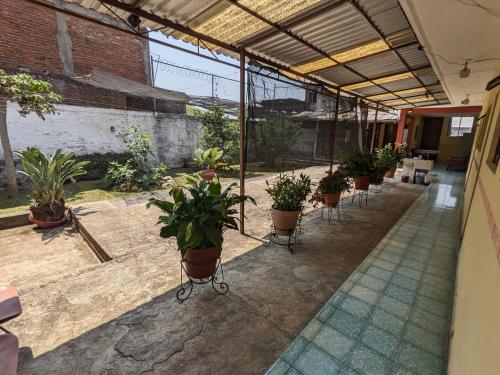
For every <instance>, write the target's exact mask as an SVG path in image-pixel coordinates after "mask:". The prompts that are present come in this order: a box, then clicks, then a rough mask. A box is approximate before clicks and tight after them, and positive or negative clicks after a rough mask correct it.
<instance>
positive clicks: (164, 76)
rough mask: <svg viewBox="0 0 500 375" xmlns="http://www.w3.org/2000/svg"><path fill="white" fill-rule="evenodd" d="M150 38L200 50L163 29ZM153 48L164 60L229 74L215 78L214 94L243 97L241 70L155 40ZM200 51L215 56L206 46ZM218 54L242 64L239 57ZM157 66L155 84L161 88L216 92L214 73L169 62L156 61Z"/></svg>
mask: <svg viewBox="0 0 500 375" xmlns="http://www.w3.org/2000/svg"><path fill="white" fill-rule="evenodd" d="M150 37H151V38H154V39H159V40H161V41H164V42H167V43H170V44H173V45H176V46H179V47H183V48H185V49H189V50H191V51H194V52H197V50H198V48H197V47H196V46H193V45H191V44H189V43H185V42H182V41H179V40H176V39H174V38H172V37H166V36H165V35H163V34H161V33H160V32H152V33H151V34H150ZM149 48H150V53H151V55H152V56H153V58H154V59H157V58H158V57H159V58H160V59H161V60H162V61H164V62H168V63H170V64H173V65H177V66H180V67H186V68H191V69H194V70H201V71H203V72H207V73H211V74H215V75H218V76H222V77H227V78H228V79H224V78H217V77H216V78H214V80H213V90H214V95H215V96H218V97H221V98H224V99H232V100H239V83H238V82H237V81H238V80H239V69H235V68H232V67H230V66H227V65H224V64H220V63H218V62H214V61H210V60H207V59H204V58H202V57H198V56H194V55H191V54H189V53H185V52H182V51H179V50H176V49H173V48H169V47H166V46H162V45H160V44H157V43H154V42H150V44H149ZM200 53H202V54H206V55H208V56H212V55H211V54H210V52H209V51H207V50H204V49H202V48H200ZM212 57H213V56H212ZM217 57H218V58H219V59H221V60H224V61H228V62H231V63H233V64H236V65H239V61H238V60H234V59H232V58H229V57H226V56H223V55H217ZM155 68H157V69H155ZM153 69H155V71H156V78H155V85H156V86H158V87H161V88H165V89H169V90H177V91H182V92H185V93H186V94H188V95H201V96H211V94H212V78H211V76H210V75H207V74H200V73H195V72H189V71H186V70H183V69H177V68H175V67H172V66H169V65H164V64H156V63H154V65H153ZM229 79H232V80H234V81H231V80H229Z"/></svg>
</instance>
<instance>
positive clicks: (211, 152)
mask: <svg viewBox="0 0 500 375" xmlns="http://www.w3.org/2000/svg"><path fill="white" fill-rule="evenodd" d="M223 155H224V152H223V151H222V150H220V149H219V148H217V147H213V148H209V149H207V150H202V149H201V148H198V149H196V151H195V152H194V161H195V162H196V164H198V166H199V167H200V168H203V169H204V178H205V180H207V181H212V180H213V178H214V177H215V171H214V169H216V168H217V166H218V165H219V164H220V162H221V159H222V156H223Z"/></svg>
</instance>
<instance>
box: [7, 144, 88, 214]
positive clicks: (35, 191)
mask: <svg viewBox="0 0 500 375" xmlns="http://www.w3.org/2000/svg"><path fill="white" fill-rule="evenodd" d="M15 154H16V155H17V156H19V157H20V158H21V163H22V166H23V170H22V171H18V172H19V173H21V174H23V175H25V176H27V177H28V178H29V179H30V181H31V194H32V199H33V202H32V205H31V209H32V212H33V208H35V209H36V208H41V209H43V210H45V211H49V212H50V211H52V213H53V214H52V215H50V213H49V214H48V217H45V218H44V217H38V216H37V215H35V212H33V214H34V215H35V217H38V218H40V219H42V220H44V219H46V218H49V219H50V218H54V217H57V216H60V213H61V208H62V213H63V214H64V200H63V197H64V184H65V183H66V182H67V181H71V182H74V178H75V177H76V176H80V175H82V174H85V173H87V172H86V171H85V170H84V169H83V167H84V166H85V165H87V164H88V163H89V162H88V161H80V162H77V161H76V160H75V153H74V152H70V153H68V154H64V153H63V152H62V151H61V150H57V151H56V152H55V153H54V154H52V155H50V154H46V153H44V152H43V151H41V150H39V149H37V148H35V147H30V148H28V149H27V150H26V151H22V152H16V153H15ZM35 211H36V210H35ZM37 212H39V211H37ZM56 219H57V218H56ZM59 219H60V217H59ZM49 221H50V220H49Z"/></svg>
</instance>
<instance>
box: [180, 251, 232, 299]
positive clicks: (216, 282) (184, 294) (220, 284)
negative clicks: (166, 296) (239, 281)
mask: <svg viewBox="0 0 500 375" xmlns="http://www.w3.org/2000/svg"><path fill="white" fill-rule="evenodd" d="M184 263H187V261H186V260H181V286H180V288H179V289H178V290H177V294H176V296H177V299H178V300H179V301H180V302H184V301H185V300H187V299H188V298H189V296H190V295H191V293H192V292H193V285H194V284H196V285H203V284H208V283H212V288H214V290H215V291H216V292H217V293H218V294H220V295H222V294H226V293H227V292H228V291H229V285H228V284H227V283H226V282H224V270H223V269H222V262H221V259H220V257H219V258H218V260H217V267H215V272H214V273H213V274H212V275H211V276H210V277H208V278H206V279H194V278H192V277H191V276H189V275H188V273H187V270H186V268H185V267H184ZM219 270H220V278H219V276H217V273H218V271H219ZM183 273H185V274H186V276H187V278H188V282H187V283H186V285H184V283H183V281H182V274H183Z"/></svg>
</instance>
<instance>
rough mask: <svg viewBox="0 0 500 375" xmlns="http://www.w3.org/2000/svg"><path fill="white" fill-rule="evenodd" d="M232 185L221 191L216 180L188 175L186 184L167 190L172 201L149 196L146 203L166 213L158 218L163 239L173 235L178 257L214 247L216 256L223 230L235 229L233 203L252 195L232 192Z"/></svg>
mask: <svg viewBox="0 0 500 375" xmlns="http://www.w3.org/2000/svg"><path fill="white" fill-rule="evenodd" d="M235 187H236V184H235V183H233V184H231V185H230V186H229V187H228V188H226V189H224V190H222V186H221V184H220V182H219V181H213V182H208V181H205V180H203V179H200V178H197V177H196V176H189V177H188V178H187V183H186V185H182V186H173V187H172V189H171V190H170V192H169V195H170V197H171V198H172V199H173V202H172V201H168V200H161V199H151V200H150V201H149V203H148V207H149V205H154V206H157V207H158V208H160V209H161V210H162V211H163V212H164V213H165V214H166V215H162V216H160V217H159V221H158V224H163V227H162V228H161V230H160V235H161V237H163V238H168V237H176V238H177V246H178V249H179V250H180V251H181V254H182V256H184V254H185V252H186V251H187V250H188V249H205V248H210V247H215V248H216V249H217V251H218V253H219V255H220V252H221V250H222V243H223V241H224V238H223V233H224V232H225V231H226V230H227V229H235V230H237V229H238V218H237V217H236V216H235V214H236V213H237V212H238V211H237V210H236V209H234V208H232V207H233V206H235V205H237V204H239V203H241V202H244V201H247V200H250V201H251V202H252V203H254V204H255V201H254V199H253V198H251V197H249V196H247V195H243V196H240V195H238V194H235V193H234V192H233V189H234V188H235Z"/></svg>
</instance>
